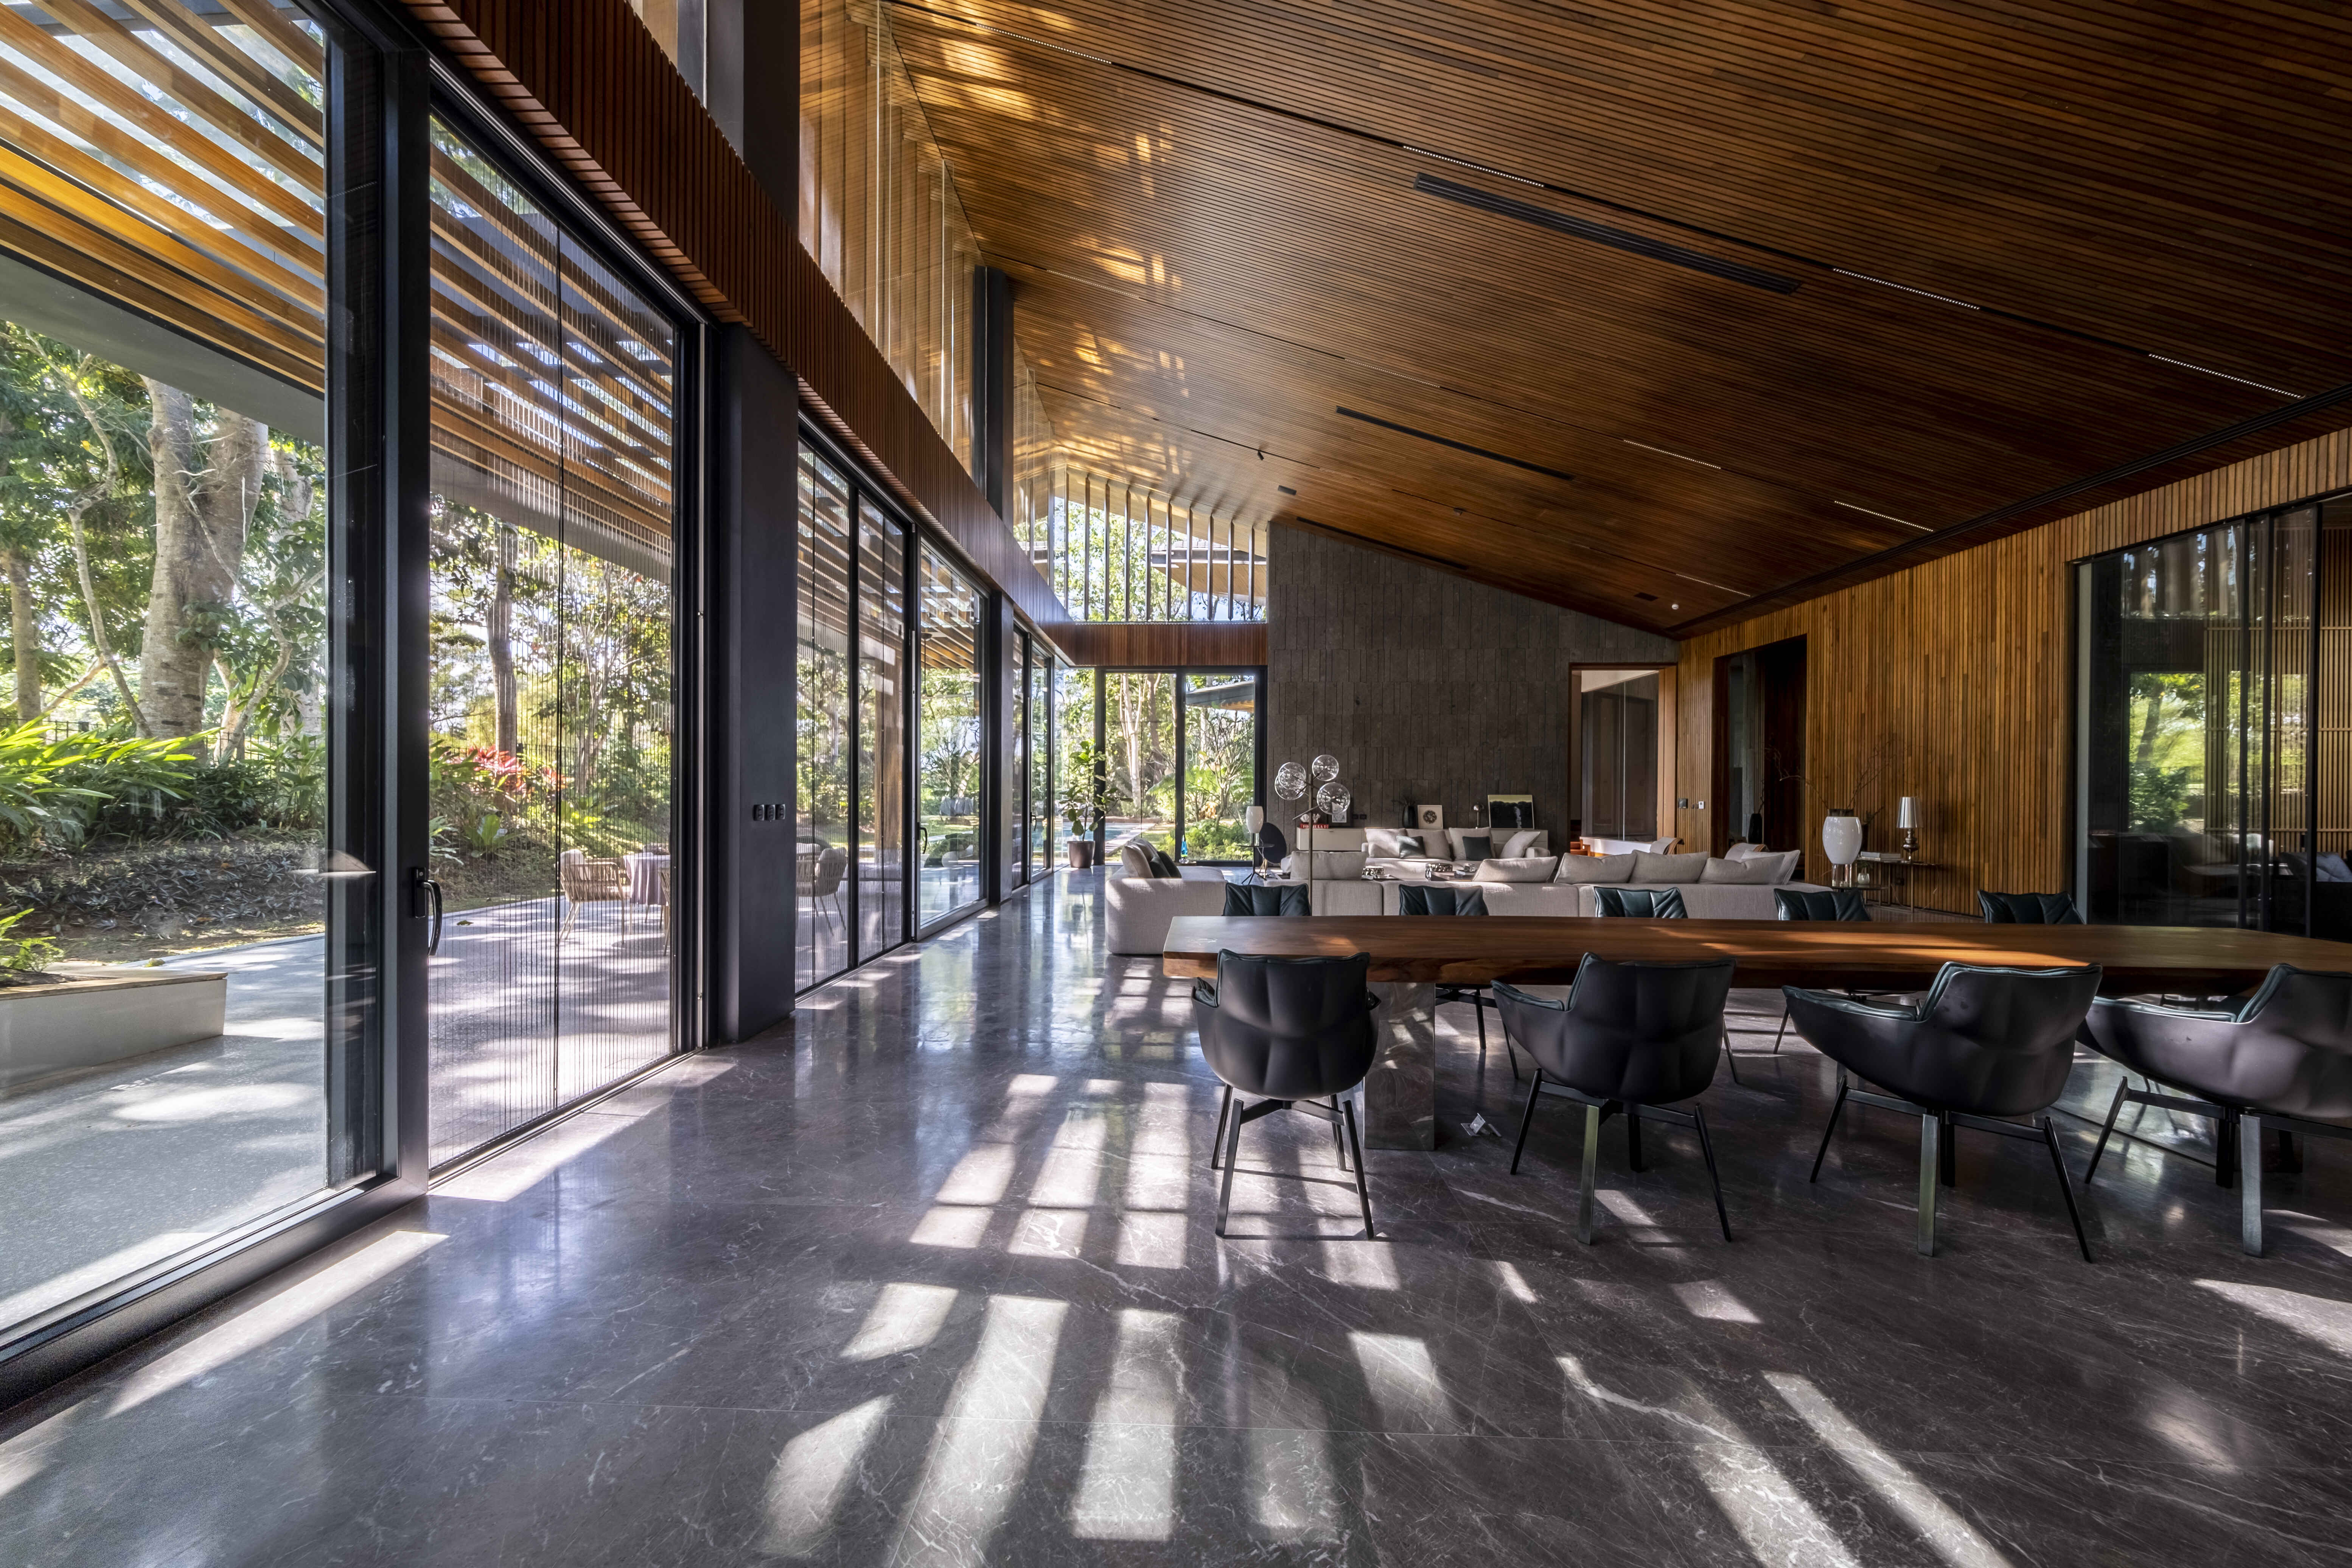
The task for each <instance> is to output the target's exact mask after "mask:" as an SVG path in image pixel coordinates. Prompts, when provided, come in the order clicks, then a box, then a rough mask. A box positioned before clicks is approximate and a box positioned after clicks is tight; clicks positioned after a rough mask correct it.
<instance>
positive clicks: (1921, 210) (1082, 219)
mask: <svg viewBox="0 0 2352 1568" xmlns="http://www.w3.org/2000/svg"><path fill="white" fill-rule="evenodd" d="M887 16H888V18H889V21H890V25H891V26H892V27H893V29H894V31H895V32H896V35H897V37H898V44H899V47H900V48H901V50H902V51H903V53H904V55H905V57H906V59H907V63H908V68H909V69H910V70H911V71H912V73H913V74H914V77H915V79H916V88H917V92H918V94H919V97H920V98H921V99H922V101H923V103H924V106H925V108H926V110H927V112H928V113H929V118H930V123H931V128H932V131H933V132H934V133H935V134H936V135H937V137H938V138H939V141H940V145H941V147H942V149H943V150H944V151H945V153H946V154H947V156H948V158H949V160H950V163H951V164H952V166H953V168H954V170H955V174H956V177H957V184H958V189H959V192H960V194H961V197H962V199H963V203H964V205H965V208H966V211H967V212H968V214H969V216H970V217H971V221H972V223H973V225H974V226H975V227H976V228H977V229H978V231H979V233H980V235H981V239H982V247H983V249H984V250H985V251H986V253H987V255H988V258H989V259H990V260H991V261H992V263H994V264H996V265H999V266H1002V267H1003V268H1005V269H1006V270H1007V271H1008V272H1010V273H1011V274H1012V276H1013V278H1014V279H1015V280H1016V288H1015V300H1016V308H1017V312H1018V330H1019V334H1020V338H1021V342H1022V346H1023V349H1024V353H1026V354H1027V356H1028V358H1029V361H1030V363H1031V364H1032V365H1033V366H1034V371H1035V374H1036V378H1037V382H1038V384H1039V388H1040V391H1041V394H1042V395H1043V399H1044V402H1045V407H1046V410H1047V412H1048V414H1049V416H1051V418H1052V419H1053V421H1054V424H1055V432H1056V434H1057V436H1058V437H1060V438H1061V439H1062V441H1063V442H1064V444H1065V445H1066V447H1069V448H1070V449H1071V451H1072V452H1073V454H1074V455H1076V456H1077V457H1079V458H1081V459H1082V460H1084V461H1085V462H1087V464H1089V465H1090V466H1093V467H1096V468H1099V469H1103V470H1106V471H1118V472H1125V473H1129V474H1132V475H1134V476H1135V477H1137V478H1139V479H1150V480H1151V481H1152V482H1154V483H1155V484H1157V485H1159V486H1160V488H1161V489H1164V490H1166V491H1167V492H1168V493H1169V494H1171V495H1173V496H1175V497H1176V498H1177V499H1178V500H1180V501H1182V500H1198V501H1201V502H1203V503H1207V502H1212V501H1213V502H1214V503H1216V504H1217V505H1218V506H1219V507H1220V509H1221V510H1240V511H1242V512H1244V514H1247V515H1258V516H1268V515H1270V516H1272V517H1274V518H1275V519H1276V521H1278V522H1285V523H1295V524H1298V525H1302V526H1312V527H1318V528H1321V529H1324V530H1328V531H1337V532H1341V533H1345V534H1349V535H1351V536H1354V537H1357V538H1360V539H1363V540H1367V541H1370V542H1374V543H1376V544H1379V545H1381V546H1384V547H1389V548H1393V549H1398V550H1402V551H1407V552H1413V553H1415V554H1417V555H1419V556H1421V557H1423V558H1424V559H1427V560H1430V561H1431V562H1433V563H1436V564H1440V565H1443V566H1445V567H1448V568H1450V569H1454V570H1458V571H1461V572H1464V573H1465V574H1468V575H1471V576H1474V577H1476V578H1479V579H1481V580H1483V581H1486V582H1490V583H1495V584H1500V585H1503V586H1506V587H1510V588H1515V589H1517V590H1519V591H1521V592H1524V593H1528V594H1530V595H1535V596H1538V597H1540V598H1544V599H1548V600H1551V601H1553V602H1555V603H1559V604H1562V605H1572V606H1574V607H1578V608H1581V609H1587V610H1591V611H1593V612H1595V613H1598V614H1601V615H1604V616H1611V617H1612V618H1614V619H1617V620H1621V621H1626V622H1629V623H1632V624H1635V625H1643V626H1654V627H1657V628H1659V629H1683V630H1688V629H1690V628H1692V627H1693V626H1696V625H1697V624H1699V623H1701V622H1704V621H1707V620H1710V619H1716V618H1720V617H1722V616H1725V615H1727V614H1728V613H1730V612H1733V611H1735V610H1738V609H1743V608H1748V607H1753V606H1754V605H1756V604H1758V603H1759V601H1760V602H1768V603H1769V602H1770V599H1771V597H1772V596H1773V595H1780V596H1783V597H1786V596H1789V595H1792V594H1798V593H1802V592H1809V591H1811V590H1812V588H1813V587H1815V586H1817V585H1818V584H1820V583H1821V582H1822V581H1823V580H1824V574H1831V575H1832V576H1834V575H1835V574H1840V573H1844V574H1848V575H1867V574H1874V573H1875V572H1877V571H1881V570H1891V569H1892V568H1893V566H1894V565H1895V564H1897V563H1898V562H1897V561H1896V560H1892V559H1887V560H1882V559H1880V552H1886V551H1889V550H1898V551H1907V552H1911V553H1912V557H1913V558H1915V559H1916V557H1917V556H1918V555H1919V554H1921V553H1936V552H1942V551H1944V550H1948V549H1950V548H1957V547H1958V542H1959V539H1960V536H1959V535H1958V534H1954V535H1952V536H1951V537H1950V538H1949V539H1938V538H1937V535H1938V534H1939V533H1941V532H1942V531H1946V530H1951V529H1954V528H1955V527H1956V525H1961V524H1966V523H1969V522H1971V521H1973V520H1981V519H1984V518H1985V516H1986V514H1989V513H1995V512H1997V511H1999V510H2000V509H2004V508H2011V507H2013V506H2015V505H2016V503H2019V502H2021V501H2024V500H2028V499H2029V498H2037V497H2044V496H2047V495H2049V493H2050V492H2053V491H2056V490H2059V489H2062V488H2063V487H2069V486H2077V485H2079V484H2080V483H2081V481H2083V480H2084V479H2087V478H2089V477H2091V476H2096V475H2103V474H2106V473H2108V472H2109V471H2110V470H2114V469H2116V468H2119V467H2121V466H2124V465H2127V464H2133V463H2137V462H2140V461H2142V460H2143V459H2146V458H2148V457H2149V456H2150V455H2151V454H2157V453H2161V452H2165V451H2167V450H2168V449H2169V448H2172V447H2176V446H2179V445H2182V444H2185V443H2192V442H2196V441H2199V440H2200V439H2202V438H2204V437H2209V436H2210V435H2212V434H2213V433H2216V432H2219V431H2221V430H2224V429H2226V428H2228V427H2231V426H2234V425H2236V424H2238V423H2239V422H2242V421H2246V420H2250V419H2254V418H2256V417H2258V416H2273V415H2276V414H2278V413H2279V411H2281V410H2293V409H2294V405H2296V404H2297V401H2298V400H2299V399H2303V398H2309V397H2313V396H2315V395H2323V394H2326V393H2328V392H2330V391H2332V390H2334V389H2336V388H2339V387H2342V386H2344V385H2346V384H2352V133H2347V121H2346V117H2345V104H2344V101H2343V99H2342V96H2341V91H2342V89H2341V88H2340V86H2337V87H2336V88H2333V89H2331V87H2330V85H2329V84H2330V83H2331V82H2340V78H2339V77H2337V76H2336V75H2335V74H2333V73H2335V72H2336V70H2337V68H2338V67H2339V65H2340V62H2341V60H2342V59H2343V58H2345V51H2346V49H2347V47H2352V19H2347V17H2346V16H2344V15H2342V14H2340V13H2335V12H2328V11H2322V10H2319V9H2316V8H2310V7H2296V6H2294V5H2284V4H2252V5H2230V6H2226V7H2223V6H2218V5H2217V6H2212V7H2195V6H2184V5H2174V6H2168V7H2164V8H2161V9H2156V8H2149V7H2145V6H2136V5H2126V4H2123V3H2121V0H2116V3H2114V4H2074V5H2037V6H2032V7H2026V6H2022V5H2000V4H1991V3H1984V4H1957V3H1956V4H1941V5H1925V4H1909V5H1906V4H1887V5H1873V6H1866V7H1843V8H1841V7H1824V6H1818V5H1769V4H1760V3H1758V4H1737V3H1730V0H1696V3H1690V4H1669V3H1667V0H1634V3H1630V4H1618V5H1611V6H1609V7H1607V8H1606V9H1605V10H1604V9H1598V8H1587V9H1580V10H1570V9H1567V8H1561V7H1553V6H1537V5H1527V4H1517V3H1507V0H1471V3H1457V4H1448V5H1439V4H1428V3H1426V0H1340V3H1326V4H1317V3H1309V0H1296V3H1286V0H1226V3H1222V4H1220V3H1213V0H1165V3H1163V4H1160V5H1154V6H1150V7H1140V6H1130V5H1120V4H1118V3H1116V0H1066V3H1065V4H1061V5H1053V6H1045V5H1033V4H1026V3H1023V0H921V3H920V4H916V3H913V0H888V4H887ZM1422 177H1426V178H1429V179H1434V180H1443V181H1447V182H1451V183H1453V184H1456V185H1459V186H1466V187H1470V188H1471V189H1473V190H1475V191H1476V192H1478V193H1482V194H1485V195H1492V196H1497V197H1502V198H1505V199H1507V200H1513V201H1517V202H1521V203H1526V204H1529V205H1534V206H1537V207H1540V208H1544V209H1547V210H1548V211H1549V212H1551V213H1554V214H1559V215H1563V216H1565V217H1567V218H1569V219H1571V220H1576V221H1578V222H1580V223H1583V224H1598V225H1603V226H1607V227H1608V228H1611V229H1613V230H1617V231H1620V232H1621V233H1622V234H1623V235H1627V236H1631V237H1633V239H1632V240H1631V241H1630V242H1629V243H1632V244H1633V245H1634V246H1635V247H1637V248H1638V247H1640V246H1641V245H1642V243H1643V242H1651V243H1653V244H1657V245H1666V246H1674V247H1681V248H1682V249H1683V250H1685V251H1689V252H1696V253H1698V255H1700V256H1701V257H1704V258H1708V260H1709V261H1711V262H1715V263H1730V264H1734V265H1736V266H1737V267H1740V268H1751V269H1755V270H1757V271H1759V272H1762V273H1766V274H1771V275H1774V276H1776V277H1777V278H1779V279H1785V280H1786V281H1787V282H1788V283H1790V284H1793V285H1794V287H1793V288H1792V289H1788V290H1786V291H1780V290H1778V289H1767V288H1760V287H1757V286H1754V285H1752V284H1751V283H1748V282H1742V281H1738V280H1736V279H1730V278H1726V277H1721V276H1717V275H1713V274H1711V273H1709V272H1706V271H1703V270H1696V269H1693V268H1688V267H1685V266H1677V265H1674V264H1672V263H1670V262H1668V261H1664V260H1661V259H1657V258H1654V256H1651V255H1643V254H1636V253H1634V251H1633V250H1629V249H1627V248H1624V247H1622V245H1619V244H1610V243H1596V242H1595V241H1594V240H1592V239H1591V238H1586V237H1576V236H1573V235H1570V234H1564V233H1559V232H1554V231H1553V230H1552V229H1550V228H1547V227H1543V226H1537V225H1535V224H1531V223H1527V222H1522V221H1519V220H1517V219H1515V218H1512V217H1508V216H1499V215H1496V214H1494V213H1491V212H1486V211H1479V210H1475V209H1473V208H1471V207H1467V206H1465V205H1459V204H1457V203H1455V202H1452V201H1447V200H1444V199H1440V198H1439V197H1438V196H1436V195H1430V194H1427V193H1426V192H1425V191H1423V190H1421V189H1416V186H1415V182H1416V179H1417V178H1422ZM1527 182H1536V183H1535V184H1529V183H1527ZM2159 356H2161V357H2159ZM2174 362H2179V363H2174ZM1343 408H1344V409H1350V410H1355V411H1358V412H1359V413H1361V414H1364V415H1369V416H1373V418H1375V419H1378V420H1382V421H1386V422H1388V425H1389V426H1408V427H1411V428H1412V429H1415V430H1419V431H1423V432H1427V433H1429V434H1431V435H1433V436H1436V437H1443V438H1444V441H1447V442H1454V443H1460V444H1461V445H1462V446H1466V447H1477V448H1483V449H1485V450H1486V452H1488V453H1492V454H1498V455H1500V456H1501V457H1504V458H1511V459H1515V460H1516V461H1515V462H1504V461H1497V460H1496V458H1494V457H1488V456H1480V455H1478V454H1476V453H1474V452H1469V451H1465V450H1462V449H1461V447H1459V446H1447V445H1441V444H1437V443H1434V442H1432V441H1429V440H1424V439H1421V438H1418V437H1414V436H1412V435H1410V434H1405V433H1402V432H1400V431H1398V430H1395V429H1392V428H1389V427H1387V426H1382V425H1379V424H1373V423H1370V422H1367V421H1365V420H1361V419H1357V418H1350V417H1348V416H1343V415H1342V414H1341V413H1339V410H1341V409H1343ZM2315 422H2316V423H2315ZM2328 422H2332V423H2335V424H2342V423H2347V422H2352V404H2346V405H2338V406H2336V407H2335V408H2334V409H2333V410H2332V411H2318V410H2314V411H2302V412H2299V416H2298V417H2296V418H2293V419H2288V420H2285V421H2284V422H2282V423H2280V424H2278V425H2277V426H2275V427H2273V428H2272V429H2269V430H2266V431H2263V432H2261V433H2259V434H2256V435H2252V436H2248V437H2243V438H2241V439H2239V440H2236V441H2234V442H2232V443H2231V444H2230V445H2228V446H2227V447H2225V448H2217V449H2216V451H2215V452H2214V453H2213V454H2212V455H2211V456H2210V457H2200V456H2189V457H2184V458H2179V459H2178V460H2175V461H2173V462H2171V463H2169V464H2168V465H2166V466H2162V467H2157V468H2147V470H2146V471H2144V472H2143V473H2141V474H2139V475H2137V476H2135V477H2134V478H2133V479H2129V480H2122V479H2118V480H2117V481H2116V482H2115V483H2111V484H2109V485H2107V486H2105V487H2104V488H2093V489H2082V490H2079V491H2077V492H2076V493H2074V494H2073V495H2071V496H2068V497H2066V498H2064V500H2063V504H2062V502H2061V501H2059V500H2056V499H2053V500H2049V501H2048V502H2046V503H2045V504H2043V505H2042V506H2041V507H2039V508H2038V509H2028V510H2021V511H2019V512H2018V513H2017V514H2016V515H2014V516H2011V517H2008V518H2005V519H1999V520H1995V521H1998V523H1999V526H2000V527H2001V528H2014V527H2022V526H2028V525H2030V524H2032V523H2033V522H2037V521H2045V520H2046V519H2047V518H2048V517H2050V516H2055V515H2058V514H2059V513H2060V512H2061V511H2072V510H2082V509H2083V508H2084V507H2086V506H2088V505H2092V504H2095V503H2096V502H2097V501H2099V500H2105V499H2107V497H2108V496H2109V495H2110V494H2112V493H2118V487H2119V486H2120V487H2121V489H2144V488H2146V487H2147V485H2149V484H2152V483H2157V482H2161V481H2162V480H2163V479H2171V478H2177V477H2180V475H2181V474H2183V473H2185V472H2188V471H2195V470H2196V469H2197V468H2200V467H2205V466H2210V464H2211V463H2212V462H2214V461H2218V460H2221V458H2224V457H2226V458H2232V459H2234V458H2242V457H2244V456H2246V455H2248V454H2249V452H2250V451H2252V450H2259V449H2266V448H2267V447H2273V446H2278V445H2284V444H2285V443H2286V442H2288V441H2291V440H2294V439H2300V438H2303V437H2307V436H2308V435H2310V434H2312V433H2314V430H2315V428H2316V427H2323V426H2324V425H2325V424H2326V423H2328ZM1261 454H1262V455H1261ZM1518 465H1533V466H1534V467H1533V468H1528V467H1523V466H1518ZM1535 468H1539V469H1550V470H1555V471H1556V474H1567V475H1572V476H1573V479H1561V478H1559V477H1556V474H1547V473H1541V472H1537V471H1534V469H1535ZM1286 489H1287V490H1288V491H1295V492H1296V493H1295V494H1290V493H1286ZM1987 531H1988V530H1987V529H1986V528H1985V527H1984V526H1982V525H1981V524H1979V526H1978V527H1977V528H1975V529H1973V530H1970V531H1969V532H1968V533H1967V535H1966V538H1967V542H1976V541H1977V540H1979V539H1981V538H1983V537H1986V536H1987ZM1900 563H1907V561H1905V562H1900Z"/></svg>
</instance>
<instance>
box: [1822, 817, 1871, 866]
mask: <svg viewBox="0 0 2352 1568" xmlns="http://www.w3.org/2000/svg"><path fill="white" fill-rule="evenodd" d="M1822 853H1823V854H1825V855H1827V856H1828V857H1829V858H1830V864H1831V865H1832V866H1840V867H1843V866H1851V865H1853V862H1854V859H1855V858H1856V857H1857V856H1859V855H1860V854H1861V853H1862V818H1860V817H1858V816H1853V815H1851V814H1847V815H1844V816H1825V817H1823V818H1822Z"/></svg>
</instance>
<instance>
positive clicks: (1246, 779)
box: [1181, 670, 1260, 862]
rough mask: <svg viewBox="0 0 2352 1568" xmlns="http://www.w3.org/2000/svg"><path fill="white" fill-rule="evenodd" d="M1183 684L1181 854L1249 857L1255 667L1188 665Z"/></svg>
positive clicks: (1254, 792) (1254, 782)
mask: <svg viewBox="0 0 2352 1568" xmlns="http://www.w3.org/2000/svg"><path fill="white" fill-rule="evenodd" d="M1181 679H1182V680H1183V685H1184V735H1183V742H1184V790H1183V812H1184V820H1183V854H1182V856H1181V858H1183V859H1186V860H1190V861H1194V862H1203V861H1247V860H1248V859H1249V858H1250V836H1249V819H1248V817H1247V816H1246V815H1245V814H1246V813H1247V811H1248V810H1249V808H1250V806H1251V805H1255V803H1256V801H1257V798H1258V776H1257V775H1258V757H1257V748H1258V692H1259V689H1260V682H1259V679H1258V676H1257V675H1256V673H1255V671H1249V670H1242V671H1236V672H1233V673H1223V672H1203V671H1199V670H1187V671H1186V672H1185V673H1184V674H1183V676H1182V678H1181Z"/></svg>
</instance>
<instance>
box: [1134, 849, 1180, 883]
mask: <svg viewBox="0 0 2352 1568" xmlns="http://www.w3.org/2000/svg"><path fill="white" fill-rule="evenodd" d="M1143 858H1145V859H1147V860H1149V861H1150V862H1151V874H1152V875H1153V876H1155V877H1181V876H1182V875H1183V874H1184V868H1182V867H1181V866H1179V865H1177V864H1176V857H1175V856H1173V855H1171V854H1170V853H1168V851H1167V850H1165V849H1162V848H1161V847H1160V846H1159V845H1157V844H1147V845H1145V846H1144V847H1143Z"/></svg>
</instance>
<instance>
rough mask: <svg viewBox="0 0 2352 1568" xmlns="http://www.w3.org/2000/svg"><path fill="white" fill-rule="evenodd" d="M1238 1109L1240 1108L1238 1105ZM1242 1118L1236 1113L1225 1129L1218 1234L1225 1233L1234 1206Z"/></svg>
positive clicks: (1219, 1192)
mask: <svg viewBox="0 0 2352 1568" xmlns="http://www.w3.org/2000/svg"><path fill="white" fill-rule="evenodd" d="M1235 1109H1236V1110H1238V1109H1239V1108H1238V1107H1236V1108H1235ZM1241 1146H1242V1119H1241V1118H1240V1117H1239V1116H1238V1115H1236V1116H1235V1117H1234V1119H1233V1122H1232V1124H1231V1125H1230V1126H1228V1127H1227V1128H1226V1129H1225V1179H1224V1182H1223V1185H1221V1186H1220V1187H1219V1188H1218V1189H1217V1234H1218V1235H1219V1236H1223V1235H1224V1234H1225V1216H1226V1215H1228V1214H1230V1213H1232V1212H1233V1206H1234V1157H1235V1156H1236V1155H1238V1154H1239V1153H1240V1152H1241Z"/></svg>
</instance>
